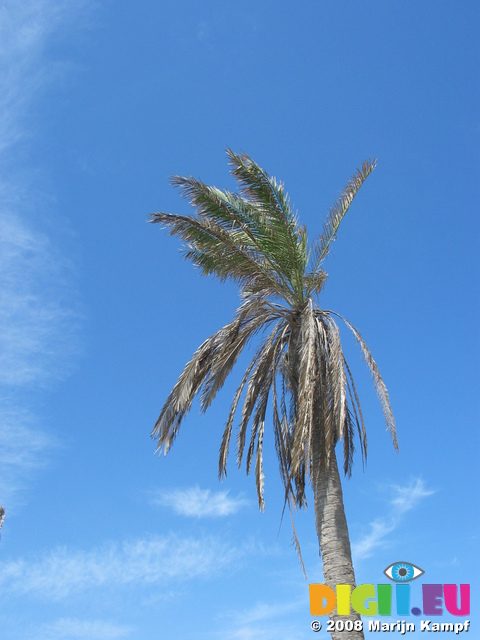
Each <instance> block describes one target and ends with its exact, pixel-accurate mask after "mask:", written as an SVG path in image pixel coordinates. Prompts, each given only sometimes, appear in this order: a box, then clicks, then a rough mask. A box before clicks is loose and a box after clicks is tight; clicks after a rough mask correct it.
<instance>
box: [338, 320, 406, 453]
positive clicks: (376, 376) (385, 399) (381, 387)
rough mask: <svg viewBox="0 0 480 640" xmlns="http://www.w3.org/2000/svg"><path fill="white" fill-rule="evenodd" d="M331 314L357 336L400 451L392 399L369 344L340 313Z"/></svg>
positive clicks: (395, 445)
mask: <svg viewBox="0 0 480 640" xmlns="http://www.w3.org/2000/svg"><path fill="white" fill-rule="evenodd" d="M329 313H333V314H334V315H336V316H338V317H339V318H341V319H342V320H343V322H345V324H346V325H347V327H348V328H349V329H350V330H351V332H352V333H353V335H354V336H355V339H356V340H357V342H358V344H359V345H360V348H361V350H362V354H363V359H364V360H365V362H366V364H367V366H368V368H369V369H370V372H371V374H372V378H373V383H374V385H375V390H376V392H377V396H378V398H379V400H380V404H381V405H382V410H383V417H384V419H385V422H386V425H387V429H388V431H389V432H390V435H391V437H392V440H393V446H394V447H395V450H396V451H398V441H397V432H396V429H395V418H394V417H393V411H392V407H391V406H390V398H389V396H388V391H387V387H386V386H385V383H384V381H383V379H382V376H381V375H380V371H379V370H378V366H377V363H376V362H375V360H374V359H373V356H372V354H371V353H370V350H369V348H368V347H367V344H366V342H365V340H364V339H363V338H362V336H361V334H360V332H359V331H357V329H355V327H354V326H353V325H352V324H351V323H350V322H348V320H346V319H345V318H344V317H343V316H341V315H340V314H339V313H335V312H334V311H329Z"/></svg>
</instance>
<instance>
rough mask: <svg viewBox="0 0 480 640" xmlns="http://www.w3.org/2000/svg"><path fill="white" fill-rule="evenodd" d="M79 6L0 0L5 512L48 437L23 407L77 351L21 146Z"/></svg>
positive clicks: (0, 416) (43, 211)
mask: <svg viewBox="0 0 480 640" xmlns="http://www.w3.org/2000/svg"><path fill="white" fill-rule="evenodd" d="M86 4H87V3H86V2H83V0H80V1H79V2H75V3H71V2H68V1H67V0H25V1H23V2H17V1H15V0H5V1H4V2H2V3H1V4H0V396H1V398H2V399H1V400H0V447H1V452H0V478H1V485H0V490H1V493H0V497H1V501H2V502H3V504H4V506H5V507H6V508H7V513H11V511H10V507H11V505H10V504H9V503H10V502H11V501H12V500H13V496H14V495H17V493H18V489H19V488H21V486H22V485H23V484H25V480H26V478H27V477H28V474H29V471H30V470H31V469H33V468H34V467H36V466H38V461H39V460H40V458H42V459H43V461H45V454H46V452H47V451H48V449H49V448H51V444H52V443H51V438H49V437H48V436H47V435H45V434H44V433H42V431H41V429H40V426H39V424H38V423H36V422H35V419H34V418H33V415H34V412H33V411H32V410H31V408H30V413H29V411H28V407H29V405H30V402H29V400H30V394H29V391H30V389H31V388H33V387H35V388H38V387H46V386H47V385H48V384H50V383H51V382H52V381H54V380H59V379H63V378H64V377H65V376H66V375H67V374H68V373H69V372H70V371H71V369H72V363H75V361H76V358H75V356H76V355H77V354H78V352H79V349H78V344H79V326H80V324H81V320H80V319H81V314H80V312H79V304H78V295H77V293H76V291H77V288H76V286H75V282H74V277H73V270H72V265H71V263H70V261H69V260H68V258H67V257H66V256H65V255H64V254H63V253H62V251H61V250H59V249H58V247H56V246H55V243H54V242H53V240H52V238H51V233H50V231H49V230H48V227H47V226H46V224H45V221H48V222H49V223H50V221H51V220H52V218H57V220H58V219H59V216H58V212H55V215H54V216H52V209H51V204H52V202H53V201H54V197H53V196H52V194H45V193H44V192H43V188H42V187H39V186H36V184H35V177H32V176H35V175H39V174H41V171H42V167H41V166H40V167H39V166H38V161H36V163H35V166H34V167H33V166H32V167H31V166H29V153H28V149H29V144H30V143H31V141H32V140H33V139H34V133H35V131H34V129H33V120H31V118H30V115H31V114H33V113H35V109H34V107H35V101H36V98H37V97H38V95H39V93H40V92H41V91H42V90H45V88H46V87H47V86H48V84H49V83H52V82H54V81H55V79H58V78H59V77H60V76H59V73H60V70H61V69H62V66H63V62H62V61H60V60H57V61H53V60H52V59H51V57H50V58H49V57H47V54H46V49H47V48H48V45H49V44H50V43H51V42H52V39H54V38H56V37H57V36H59V34H64V33H65V32H66V31H67V27H68V26H69V25H71V24H72V23H73V21H74V20H75V19H78V17H79V16H80V15H81V10H83V8H84V6H85V5H86ZM63 71H65V69H63ZM35 117H36V118H37V119H38V115H37V114H36V115H35ZM36 126H38V122H37V123H36ZM19 160H21V161H19ZM59 226H61V225H59V224H57V225H56V228H57V229H58V227H59Z"/></svg>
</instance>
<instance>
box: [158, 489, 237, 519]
mask: <svg viewBox="0 0 480 640" xmlns="http://www.w3.org/2000/svg"><path fill="white" fill-rule="evenodd" d="M152 502H153V504H156V505H160V506H163V507H169V508H171V509H173V510H174V511H175V513H177V514H178V515H181V516H186V517H190V518H222V517H225V516H230V515H233V514H235V513H237V512H238V511H239V510H240V509H242V508H243V507H245V506H246V505H248V504H249V501H248V500H247V499H246V498H243V497H242V496H237V497H236V498H233V497H230V496H229V492H228V491H215V492H214V491H210V490H209V489H200V487H198V486H196V487H190V488H187V489H171V490H164V491H159V492H157V493H156V495H155V496H154V498H153V500H152Z"/></svg>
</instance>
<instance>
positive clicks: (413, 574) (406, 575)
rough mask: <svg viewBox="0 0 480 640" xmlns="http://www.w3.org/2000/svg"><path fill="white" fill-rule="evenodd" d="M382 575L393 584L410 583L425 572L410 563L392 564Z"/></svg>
mask: <svg viewBox="0 0 480 640" xmlns="http://www.w3.org/2000/svg"><path fill="white" fill-rule="evenodd" d="M383 573H384V574H385V575H386V576H387V578H390V580H393V581H394V582H410V581H411V580H415V578H419V577H420V576H423V574H424V573H425V571H424V570H423V569H420V567H417V565H415V564H411V563H410V562H394V563H393V564H390V565H389V566H388V567H387V568H386V569H385V571H384V572H383Z"/></svg>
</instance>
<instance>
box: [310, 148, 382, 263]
mask: <svg viewBox="0 0 480 640" xmlns="http://www.w3.org/2000/svg"><path fill="white" fill-rule="evenodd" d="M376 165H377V160H376V159H375V158H374V159H373V160H365V162H363V163H362V167H361V169H357V171H356V172H355V173H354V175H353V176H352V177H351V178H350V180H349V181H348V182H347V184H346V185H345V187H344V189H343V191H342V194H341V196H340V198H339V199H338V200H337V201H336V202H335V204H334V205H333V207H332V208H331V209H330V212H329V214H328V217H327V220H326V221H325V223H324V225H323V232H322V234H321V236H320V237H319V238H318V240H317V241H316V242H315V245H314V247H313V255H314V258H313V265H314V266H313V269H312V271H313V272H316V271H317V269H318V268H319V266H320V264H321V262H322V261H323V260H324V259H325V257H326V256H327V254H328V251H329V248H330V244H331V242H332V240H333V239H334V238H335V236H336V234H337V231H338V228H339V227H340V223H341V222H342V220H343V218H344V217H345V214H346V213H347V211H348V209H349V207H350V205H351V204H352V201H353V199H354V197H355V196H356V195H357V193H358V191H359V189H360V187H361V186H362V184H363V183H364V182H365V180H366V179H367V178H368V176H369V175H370V174H371V173H372V171H373V170H374V169H375V167H376Z"/></svg>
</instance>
